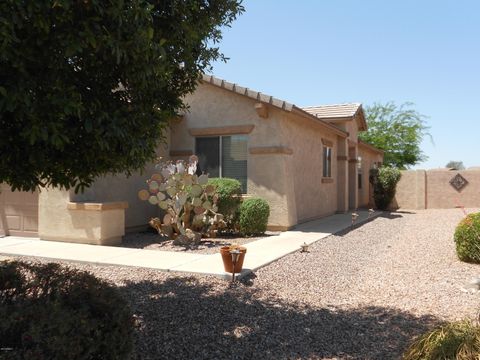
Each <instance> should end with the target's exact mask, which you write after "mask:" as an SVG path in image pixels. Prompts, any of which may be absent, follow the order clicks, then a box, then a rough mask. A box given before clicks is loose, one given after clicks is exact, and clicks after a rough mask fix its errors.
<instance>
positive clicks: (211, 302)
mask: <svg viewBox="0 0 480 360" xmlns="http://www.w3.org/2000/svg"><path fill="white" fill-rule="evenodd" d="M250 280H251V279H250ZM244 281H245V280H244ZM247 281H248V280H247ZM121 289H122V291H123V292H124V294H125V295H126V297H127V298H128V299H130V301H131V302H132V303H131V305H132V308H133V310H134V313H135V314H136V316H137V318H138V319H139V322H140V325H139V326H138V328H137V331H136V345H135V346H136V347H135V352H136V353H135V354H134V356H133V358H135V359H160V358H162V359H163V358H165V359H169V358H177V359H193V358H195V359H213V358H215V359H252V358H256V359H286V358H323V357H328V358H331V357H339V358H348V359H365V358H368V359H382V360H385V359H397V358H399V356H400V355H401V354H402V352H403V351H404V350H405V348H406V347H407V346H408V344H409V343H410V341H411V340H412V338H413V337H414V336H417V335H419V334H421V333H423V332H425V331H426V330H427V329H429V328H431V327H433V326H436V325H438V324H439V323H440V321H439V320H438V319H436V318H434V317H432V316H423V317H416V316H414V315H412V314H410V313H408V312H404V311H401V310H398V309H390V308H382V307H373V306H372V307H363V308H358V309H354V310H332V309H326V308H311V307H306V306H300V305H295V304H292V303H285V302H283V301H281V300H278V299H275V298H271V297H270V298H268V299H261V298H260V296H259V295H258V294H257V290H256V289H254V288H253V287H246V286H245V284H243V285H238V286H234V287H228V283H227V282H226V283H225V291H223V290H221V291H219V290H218V285H217V289H213V288H212V287H211V286H209V285H205V284H199V283H198V281H197V280H196V279H195V278H193V277H174V278H170V279H168V280H167V281H165V282H160V283H156V282H150V281H145V282H141V283H127V284H126V286H124V287H123V288H121ZM144 314H145V315H144ZM147 314H148V315H147Z"/></svg>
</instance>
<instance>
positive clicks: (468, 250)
mask: <svg viewBox="0 0 480 360" xmlns="http://www.w3.org/2000/svg"><path fill="white" fill-rule="evenodd" d="M454 239H455V246H456V249H457V256H458V258H459V259H460V260H462V261H467V262H474V263H480V213H475V214H468V215H467V216H466V217H465V218H464V219H463V220H462V221H460V223H459V224H458V225H457V228H456V229H455V234H454Z"/></svg>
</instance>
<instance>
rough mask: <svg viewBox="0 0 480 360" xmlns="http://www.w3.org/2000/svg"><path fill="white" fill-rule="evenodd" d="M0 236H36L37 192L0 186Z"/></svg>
mask: <svg viewBox="0 0 480 360" xmlns="http://www.w3.org/2000/svg"><path fill="white" fill-rule="evenodd" d="M0 235H11V236H38V192H37V191H35V192H33V193H32V192H23V191H11V190H10V187H8V186H6V185H4V184H3V185H2V184H0Z"/></svg>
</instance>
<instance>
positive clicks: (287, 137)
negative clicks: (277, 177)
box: [282, 114, 338, 223]
mask: <svg viewBox="0 0 480 360" xmlns="http://www.w3.org/2000/svg"><path fill="white" fill-rule="evenodd" d="M282 137H283V141H282V142H283V143H285V144H286V145H287V147H288V148H289V149H291V150H292V155H291V156H290V157H289V158H288V162H289V169H291V171H289V172H287V174H288V175H287V176H288V178H289V179H293V185H294V197H295V205H296V209H297V222H298V223H301V222H305V221H308V220H311V219H315V218H319V217H323V216H327V215H331V214H333V213H335V212H336V210H337V181H338V179H337V160H336V159H337V135H336V134H333V133H330V132H329V131H328V130H327V129H325V127H323V126H321V125H320V124H316V122H315V120H309V119H305V118H303V117H300V116H298V115H295V114H288V115H285V116H284V118H283V120H282ZM323 143H326V144H328V145H330V146H331V147H332V150H333V153H332V169H331V174H332V176H331V177H330V178H323Z"/></svg>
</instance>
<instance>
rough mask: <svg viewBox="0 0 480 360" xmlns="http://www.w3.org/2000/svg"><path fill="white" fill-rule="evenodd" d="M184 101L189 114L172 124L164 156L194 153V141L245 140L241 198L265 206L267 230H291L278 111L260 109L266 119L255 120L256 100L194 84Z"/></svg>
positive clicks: (292, 219) (291, 210) (289, 181)
mask: <svg viewBox="0 0 480 360" xmlns="http://www.w3.org/2000/svg"><path fill="white" fill-rule="evenodd" d="M185 101H186V103H187V104H188V105H189V106H190V110H189V111H188V112H187V113H186V114H185V115H184V117H183V120H181V121H178V122H177V123H175V124H174V125H172V128H171V138H170V140H171V142H170V143H171V147H170V155H171V156H170V157H171V158H172V159H176V158H179V157H180V158H181V157H186V156H187V155H188V154H192V153H194V152H195V137H197V136H217V135H235V134H243V135H247V136H248V157H247V172H248V183H247V193H248V194H249V195H253V196H260V197H262V198H264V199H265V200H267V201H268V203H269V205H270V217H269V220H268V225H269V228H270V229H280V230H285V229H287V228H289V227H291V226H293V225H295V224H296V223H297V222H296V220H297V214H296V209H295V199H294V195H293V182H292V178H291V177H288V176H287V174H289V172H290V171H291V169H290V168H289V166H290V162H289V160H288V159H289V157H291V154H290V152H289V149H287V148H286V147H285V144H284V143H283V142H282V138H281V136H280V135H279V134H280V121H281V119H282V117H283V116H284V115H283V114H284V112H283V111H282V110H280V109H277V108H275V107H272V106H268V105H266V106H267V112H268V116H267V117H266V118H264V117H260V116H259V114H258V113H257V111H256V110H255V104H257V103H258V102H257V101H255V100H253V99H251V98H248V97H246V96H242V95H238V94H235V93H232V92H230V91H228V90H225V89H221V88H219V87H216V86H213V85H210V84H208V83H204V84H200V85H199V86H198V88H197V89H196V90H195V92H194V93H193V94H190V95H189V96H187V97H186V99H185Z"/></svg>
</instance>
